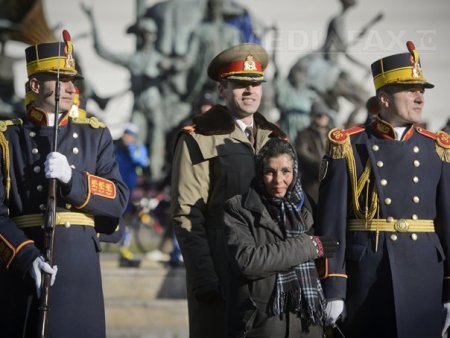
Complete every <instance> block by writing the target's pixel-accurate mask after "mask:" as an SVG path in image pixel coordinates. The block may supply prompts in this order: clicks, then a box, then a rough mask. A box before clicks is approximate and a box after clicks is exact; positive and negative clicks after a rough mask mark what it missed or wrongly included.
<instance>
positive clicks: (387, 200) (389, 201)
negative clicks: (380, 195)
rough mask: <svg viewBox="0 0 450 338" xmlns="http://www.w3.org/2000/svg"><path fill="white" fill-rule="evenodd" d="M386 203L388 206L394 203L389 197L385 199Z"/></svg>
mask: <svg viewBox="0 0 450 338" xmlns="http://www.w3.org/2000/svg"><path fill="white" fill-rule="evenodd" d="M384 203H386V205H389V204H391V203H392V200H391V199H390V198H389V197H387V198H385V199H384Z"/></svg>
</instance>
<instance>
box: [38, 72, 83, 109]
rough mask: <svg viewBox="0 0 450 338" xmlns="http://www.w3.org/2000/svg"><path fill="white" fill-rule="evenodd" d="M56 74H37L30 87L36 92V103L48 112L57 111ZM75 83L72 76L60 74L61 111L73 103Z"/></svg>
mask: <svg viewBox="0 0 450 338" xmlns="http://www.w3.org/2000/svg"><path fill="white" fill-rule="evenodd" d="M55 86H56V75H54V74H46V73H42V74H37V75H36V76H35V77H33V78H31V79H30V88H31V90H32V91H33V93H34V94H35V100H34V104H35V105H36V106H37V107H39V108H41V109H43V110H44V111H46V112H49V113H54V111H55ZM74 94H75V85H74V83H73V78H72V77H66V76H60V96H59V111H60V112H66V111H68V110H69V109H70V108H71V107H72V105H73V96H74Z"/></svg>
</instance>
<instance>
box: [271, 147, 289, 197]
mask: <svg viewBox="0 0 450 338" xmlns="http://www.w3.org/2000/svg"><path fill="white" fill-rule="evenodd" d="M263 175H264V177H263V182H264V186H265V188H266V191H267V193H268V194H269V195H271V196H274V197H278V198H282V197H284V196H285V195H286V192H287V189H288V188H289V186H290V185H291V183H292V180H293V179H294V161H293V160H292V158H291V157H290V156H289V155H287V154H282V155H280V156H278V157H271V158H268V159H267V160H266V161H265V162H264V169H263Z"/></svg>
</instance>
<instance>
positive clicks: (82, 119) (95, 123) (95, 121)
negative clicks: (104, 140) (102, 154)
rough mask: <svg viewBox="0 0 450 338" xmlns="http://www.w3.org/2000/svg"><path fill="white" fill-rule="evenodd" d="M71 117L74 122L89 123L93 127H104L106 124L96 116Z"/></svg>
mask: <svg viewBox="0 0 450 338" xmlns="http://www.w3.org/2000/svg"><path fill="white" fill-rule="evenodd" d="M71 119H72V122H73V123H75V124H89V125H90V126H91V127H92V128H94V129H97V128H106V125H105V124H104V123H103V122H100V121H99V120H98V119H97V118H96V117H72V118H71Z"/></svg>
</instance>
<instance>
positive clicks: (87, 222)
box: [12, 212, 95, 229]
mask: <svg viewBox="0 0 450 338" xmlns="http://www.w3.org/2000/svg"><path fill="white" fill-rule="evenodd" d="M12 219H13V221H14V222H15V223H16V225H17V227H18V228H21V229H23V228H32V227H37V226H42V225H44V222H45V217H44V215H43V214H30V215H23V216H17V217H13V218H12ZM68 224H69V225H70V224H76V225H83V226H90V227H93V226H94V225H95V223H94V216H93V215H90V214H84V213H81V212H57V213H56V225H68Z"/></svg>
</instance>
